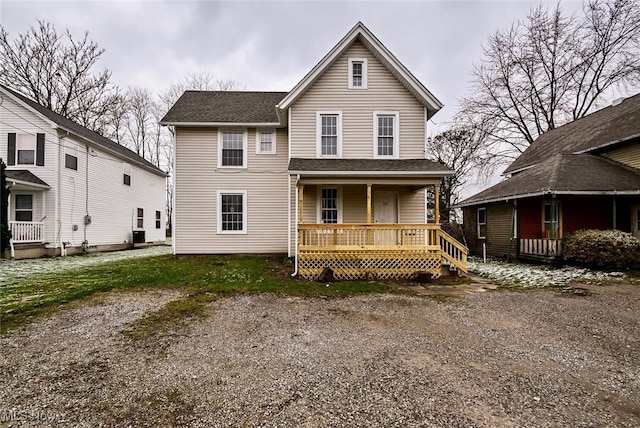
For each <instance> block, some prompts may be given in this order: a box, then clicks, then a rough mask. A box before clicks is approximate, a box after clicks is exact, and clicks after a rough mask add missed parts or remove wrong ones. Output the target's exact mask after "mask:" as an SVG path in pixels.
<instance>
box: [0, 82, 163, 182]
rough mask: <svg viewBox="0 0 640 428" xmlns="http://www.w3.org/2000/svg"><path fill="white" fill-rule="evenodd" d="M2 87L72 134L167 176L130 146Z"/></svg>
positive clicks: (0, 85)
mask: <svg viewBox="0 0 640 428" xmlns="http://www.w3.org/2000/svg"><path fill="white" fill-rule="evenodd" d="M0 87H2V89H4V90H6V91H7V92H8V93H10V94H11V95H13V96H14V97H16V98H18V99H19V100H20V101H22V102H23V103H25V104H27V105H28V106H29V107H31V108H32V109H34V110H36V111H37V112H38V113H40V114H41V115H43V116H44V117H46V118H47V119H49V120H50V121H52V122H54V123H56V124H57V125H58V126H60V127H61V128H63V129H65V130H67V131H69V132H71V133H72V134H75V135H77V136H79V137H82V138H84V139H86V140H88V141H91V142H92V143H94V144H96V145H97V146H101V147H103V148H105V149H107V150H109V151H112V152H115V153H117V154H119V155H121V156H122V157H124V158H126V159H128V160H129V161H131V162H132V163H136V164H138V165H141V166H144V167H145V168H147V169H149V170H150V171H152V172H154V173H156V174H158V175H162V176H165V177H166V175H167V174H166V173H165V172H164V171H162V170H161V169H159V168H158V167H156V166H155V165H154V164H152V163H151V162H149V161H147V160H146V159H144V158H142V157H140V156H138V155H137V154H136V153H135V152H133V151H131V150H129V149H128V148H126V147H124V146H121V145H120V144H118V143H116V142H115V141H112V140H110V139H108V138H106V137H103V136H102V135H100V134H98V133H97V132H94V131H92V130H90V129H88V128H85V127H84V126H82V125H80V124H78V123H76V122H74V121H72V120H70V119H67V118H66V117H64V116H62V115H60V114H58V113H55V112H53V111H51V110H49V109H48V108H46V107H43V106H41V105H40V104H38V103H36V102H35V101H32V100H30V99H29V98H27V97H25V96H24V95H22V94H20V93H18V92H16V91H14V90H12V89H9V88H8V87H6V86H4V85H2V84H0Z"/></svg>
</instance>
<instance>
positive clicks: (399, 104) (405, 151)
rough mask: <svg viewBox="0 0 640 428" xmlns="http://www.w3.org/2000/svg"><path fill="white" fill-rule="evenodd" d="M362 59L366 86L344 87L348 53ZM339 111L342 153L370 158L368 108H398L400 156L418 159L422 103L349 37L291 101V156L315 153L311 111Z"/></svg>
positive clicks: (371, 133) (370, 117)
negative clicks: (349, 42)
mask: <svg viewBox="0 0 640 428" xmlns="http://www.w3.org/2000/svg"><path fill="white" fill-rule="evenodd" d="M356 57H357V58H367V63H368V88H367V89H364V90H362V89H351V90H350V89H348V67H349V65H348V60H349V58H356ZM318 111H341V112H342V129H343V139H342V141H343V150H342V154H343V156H342V157H343V158H368V159H371V158H373V140H374V128H373V126H374V124H373V112H374V111H398V112H399V126H400V138H399V140H400V142H399V146H400V157H401V158H406V159H415V158H424V155H425V154H424V141H425V125H426V124H425V121H424V107H423V106H422V104H420V103H419V102H418V101H417V100H416V98H415V97H414V96H413V95H411V93H410V92H409V91H408V90H407V89H406V88H405V87H404V86H403V85H402V84H401V83H400V82H399V81H398V80H397V79H396V78H395V77H394V76H393V75H392V74H391V73H390V72H389V70H387V69H386V68H385V67H384V66H383V65H382V63H380V62H379V61H378V60H377V59H376V58H375V57H374V56H373V55H372V54H371V53H370V52H369V50H367V49H366V48H365V47H364V45H363V44H362V43H360V42H355V43H354V44H353V45H352V46H350V47H349V48H348V49H347V50H346V51H345V53H344V54H343V55H342V56H340V57H339V58H338V59H337V60H336V61H335V62H334V64H333V65H331V67H329V68H328V69H327V70H326V71H325V73H324V74H323V75H322V76H320V77H319V78H318V80H317V81H316V82H315V83H314V84H313V85H312V86H311V87H310V88H309V89H308V90H307V92H306V93H305V94H303V95H302V96H301V97H300V98H299V99H298V101H296V103H294V105H293V106H292V110H291V122H292V123H293V124H294V126H292V128H291V131H290V132H291V141H292V150H291V156H292V157H299V158H315V157H316V112H318Z"/></svg>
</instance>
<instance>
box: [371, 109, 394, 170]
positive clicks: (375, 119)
mask: <svg viewBox="0 0 640 428" xmlns="http://www.w3.org/2000/svg"><path fill="white" fill-rule="evenodd" d="M379 116H393V154H392V155H390V156H389V155H380V154H378V117H379ZM399 140H400V112H399V111H383V110H382V111H374V112H373V158H374V159H399V158H400V153H399V152H400V141H399Z"/></svg>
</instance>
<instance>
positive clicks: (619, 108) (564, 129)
mask: <svg viewBox="0 0 640 428" xmlns="http://www.w3.org/2000/svg"><path fill="white" fill-rule="evenodd" d="M638 138H640V94H637V95H634V96H632V97H629V98H627V99H625V100H624V101H622V102H621V103H620V104H616V105H612V106H609V107H606V108H603V109H602V110H598V111H596V112H594V113H591V114H590V115H588V116H585V117H583V118H581V119H578V120H574V121H573V122H570V123H567V124H566V125H563V126H560V127H558V128H556V129H553V130H551V131H547V132H545V133H544V134H542V135H541V136H540V137H538V139H536V140H535V141H534V142H533V143H531V145H530V146H529V147H528V148H527V149H526V150H525V151H524V152H523V153H522V154H521V155H520V157H518V159H516V160H515V161H514V162H513V163H512V164H511V165H510V166H509V167H508V168H507V169H506V170H505V171H504V173H505V174H510V173H514V172H518V171H521V170H523V169H525V168H527V167H530V166H531V165H535V164H536V163H539V162H542V161H543V160H545V159H547V158H549V156H551V155H554V154H556V153H576V154H579V153H587V152H593V151H595V150H598V149H603V148H605V147H608V146H612V145H615V144H618V143H621V142H625V141H629V140H632V139H638Z"/></svg>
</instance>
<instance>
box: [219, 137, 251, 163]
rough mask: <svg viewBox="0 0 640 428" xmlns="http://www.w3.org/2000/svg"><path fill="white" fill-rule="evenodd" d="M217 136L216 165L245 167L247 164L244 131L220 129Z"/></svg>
mask: <svg viewBox="0 0 640 428" xmlns="http://www.w3.org/2000/svg"><path fill="white" fill-rule="evenodd" d="M218 137H219V139H218V142H219V144H218V159H219V161H218V166H221V167H231V168H245V167H246V166H247V165H246V164H247V133H246V131H220V132H219V134H218Z"/></svg>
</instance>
